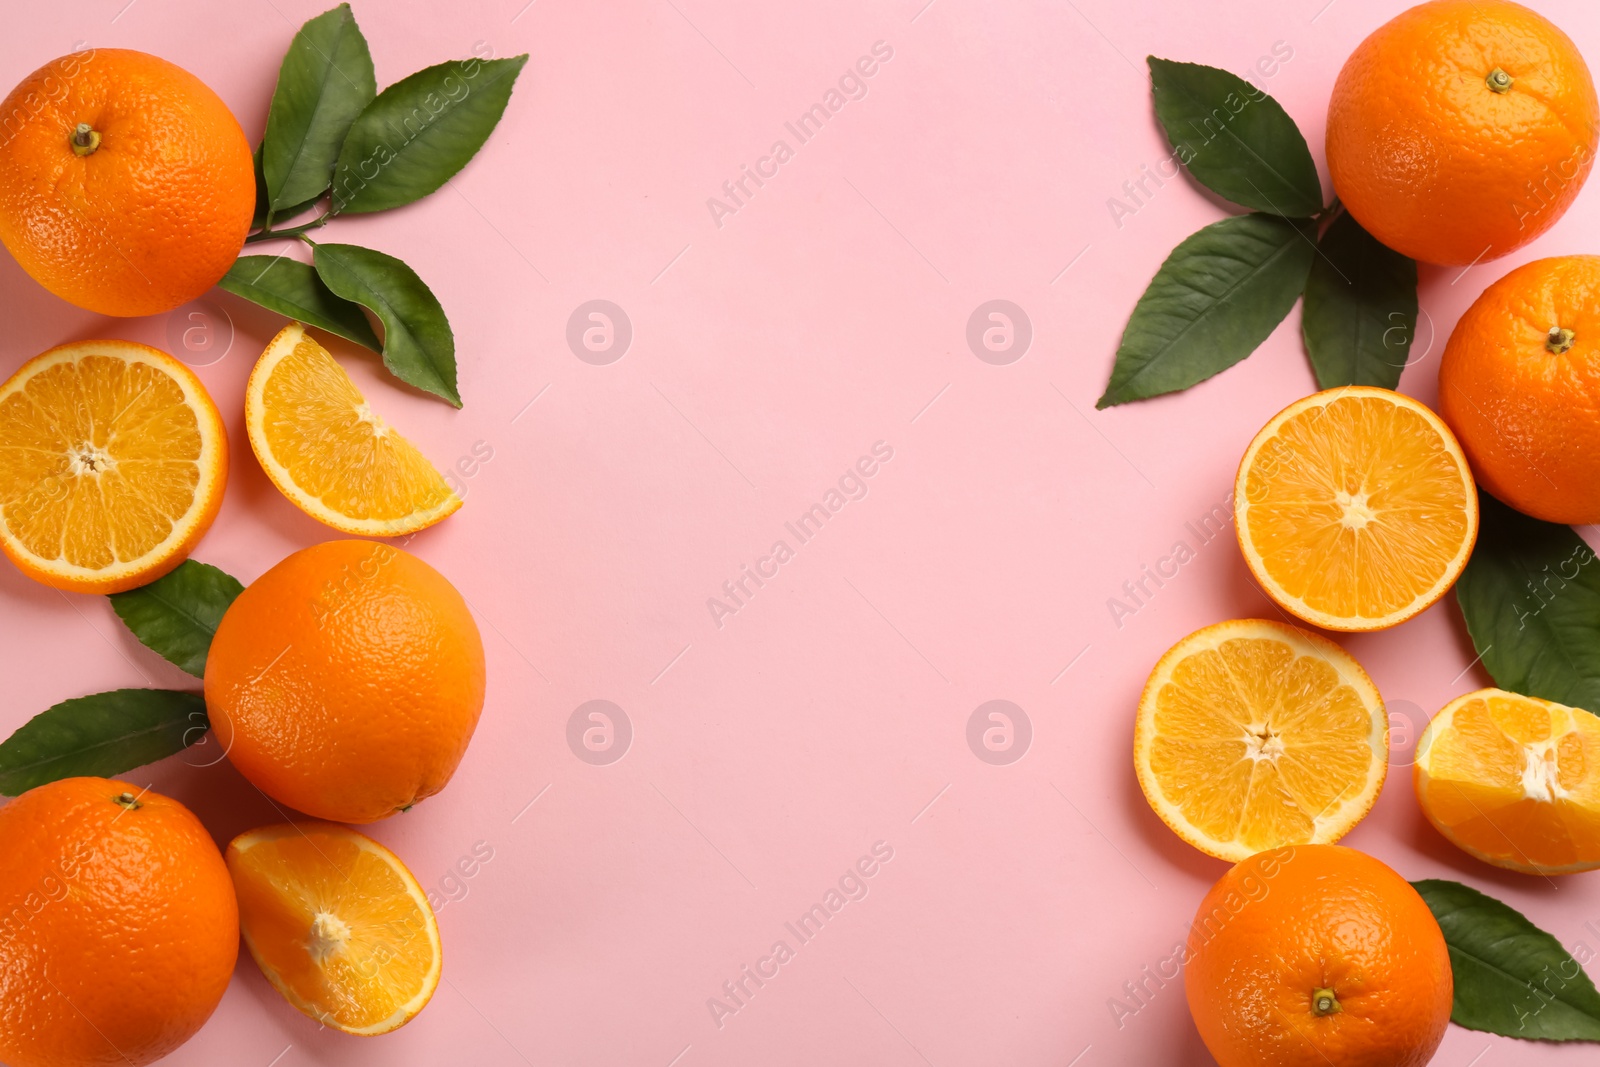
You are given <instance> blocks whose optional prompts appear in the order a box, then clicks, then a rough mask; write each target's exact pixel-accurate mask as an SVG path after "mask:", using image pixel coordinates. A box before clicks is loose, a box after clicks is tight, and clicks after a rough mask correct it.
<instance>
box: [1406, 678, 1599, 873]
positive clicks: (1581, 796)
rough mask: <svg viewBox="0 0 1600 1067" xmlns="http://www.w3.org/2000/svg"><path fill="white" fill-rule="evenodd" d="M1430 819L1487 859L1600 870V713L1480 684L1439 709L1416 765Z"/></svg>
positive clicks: (1535, 868) (1519, 866) (1526, 866)
mask: <svg viewBox="0 0 1600 1067" xmlns="http://www.w3.org/2000/svg"><path fill="white" fill-rule="evenodd" d="M1412 784H1413V785H1414V786H1415V787H1416V791H1417V801H1418V803H1420V804H1421V805H1422V811H1423V814H1425V815H1426V816H1427V817H1428V821H1429V822H1431V823H1433V825H1434V826H1435V827H1436V828H1437V829H1438V831H1439V832H1440V833H1441V834H1443V835H1444V836H1445V837H1447V838H1449V839H1450V841H1451V843H1452V844H1454V845H1455V846H1456V847H1458V848H1460V849H1462V850H1463V851H1465V852H1468V853H1470V854H1472V855H1474V856H1476V857H1478V858H1479V859H1481V860H1483V861H1484V862H1485V863H1492V864H1494V865H1495V866H1497V867H1506V868H1509V869H1511V870H1513V871H1525V872H1527V873H1530V874H1570V873H1572V872H1574V871H1592V870H1594V869H1596V868H1600V718H1596V717H1595V716H1594V715H1591V714H1590V713H1589V712H1587V711H1583V710H1581V709H1579V708H1569V707H1567V706H1566V705H1565V704H1556V703H1554V702H1552V701H1548V700H1540V699H1538V698H1537V697H1525V696H1520V695H1518V694H1516V693H1507V692H1506V691H1505V690H1503V689H1479V690H1478V691H1477V692H1474V693H1468V694H1466V695H1465V696H1460V697H1457V698H1456V699H1454V700H1452V701H1451V702H1450V703H1448V704H1446V705H1445V706H1444V708H1443V710H1441V711H1440V712H1439V714H1437V715H1435V716H1434V717H1433V721H1432V722H1431V723H1429V724H1428V728H1427V730H1425V731H1423V734H1422V738H1421V740H1420V741H1418V743H1417V760H1416V764H1415V766H1414V768H1413V770H1412Z"/></svg>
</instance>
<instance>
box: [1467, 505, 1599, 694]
mask: <svg viewBox="0 0 1600 1067" xmlns="http://www.w3.org/2000/svg"><path fill="white" fill-rule="evenodd" d="M1478 514H1479V518H1478V544H1477V547H1476V548H1474V549H1473V550H1472V558H1471V559H1470V560H1468V561H1467V566H1466V569H1465V570H1464V571H1462V572H1461V578H1460V579H1459V580H1458V581H1457V582H1456V602H1457V603H1458V604H1460V605H1461V614H1462V615H1463V616H1465V617H1466V620H1467V632H1468V633H1469V634H1471V635H1472V643H1473V645H1474V646H1476V648H1477V652H1478V655H1479V657H1480V658H1481V659H1482V660H1483V666H1484V669H1485V670H1487V671H1488V672H1489V676H1490V677H1491V678H1493V679H1494V682H1495V684H1496V685H1497V686H1499V687H1500V688H1501V689H1509V690H1510V691H1512V692H1514V693H1525V694H1527V695H1528V696H1535V697H1543V698H1544V699H1545V700H1554V701H1557V702H1559V703H1562V704H1568V705H1571V706H1573V707H1578V708H1585V709H1587V710H1590V711H1595V710H1600V563H1597V562H1596V561H1595V554H1594V552H1593V551H1592V550H1591V549H1590V548H1589V546H1588V545H1587V544H1585V543H1584V541H1583V539H1582V538H1581V537H1579V536H1578V535H1577V534H1576V533H1573V532H1572V529H1571V528H1570V527H1567V526H1561V525H1559V524H1557V523H1551V522H1540V521H1539V520H1538V519H1530V518H1529V517H1528V516H1526V515H1523V514H1522V513H1521V512H1518V511H1513V510H1512V509H1511V508H1509V507H1507V506H1506V505H1504V504H1502V503H1500V501H1498V500H1496V499H1495V498H1494V497H1492V496H1490V495H1489V494H1488V493H1481V492H1480V493H1479V494H1478Z"/></svg>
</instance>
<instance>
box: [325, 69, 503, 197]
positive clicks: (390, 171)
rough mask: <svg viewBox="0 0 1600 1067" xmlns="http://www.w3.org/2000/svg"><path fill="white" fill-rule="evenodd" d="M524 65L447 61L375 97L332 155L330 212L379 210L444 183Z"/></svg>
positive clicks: (488, 125) (478, 142) (485, 129)
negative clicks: (336, 154) (336, 158)
mask: <svg viewBox="0 0 1600 1067" xmlns="http://www.w3.org/2000/svg"><path fill="white" fill-rule="evenodd" d="M527 61H528V57H527V56H526V55H521V56H514V57H512V58H510V59H487V60H482V59H467V60H452V61H450V62H448V63H440V64H439V65H438V66H434V67H428V68H426V69H424V70H419V71H417V73H415V74H413V75H411V77H409V78H406V79H404V80H402V81H398V82H395V83H394V84H393V85H391V86H389V87H388V88H387V89H385V90H384V91H383V92H381V93H379V94H378V98H377V99H376V100H374V101H373V102H372V103H371V104H368V105H367V109H366V110H365V111H363V112H362V113H361V115H360V117H359V118H357V119H356V121H355V125H354V126H352V127H351V128H350V135H349V136H348V137H346V138H345V141H344V147H343V148H342V149H341V150H340V152H339V161H338V164H337V165H336V166H335V167H334V179H333V210H334V212H336V213H337V212H343V211H349V212H364V211H383V210H385V209H387V208H392V207H399V206H401V205H402V204H409V203H411V202H412V201H413V200H420V199H421V198H422V197H424V196H427V195H428V194H429V193H431V192H433V191H434V190H435V189H437V188H439V186H441V185H443V184H444V183H445V182H446V181H447V180H449V179H450V177H451V176H452V175H454V174H455V173H456V172H457V171H459V170H460V169H461V168H462V167H464V166H466V165H467V161H468V160H469V159H471V158H472V157H473V156H474V155H476V154H477V151H478V149H480V148H482V147H483V143H484V142H485V141H487V140H488V139H489V134H490V133H492V132H494V128H495V125H496V124H497V123H499V121H500V116H501V115H502V114H504V113H505V109H506V103H507V102H508V101H509V100H510V99H511V87H512V85H513V84H514V83H515V82H516V80H517V75H518V74H519V73H520V72H521V71H522V65H523V64H524V63H526V62H527Z"/></svg>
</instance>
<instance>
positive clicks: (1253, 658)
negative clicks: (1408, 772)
mask: <svg viewBox="0 0 1600 1067" xmlns="http://www.w3.org/2000/svg"><path fill="white" fill-rule="evenodd" d="M1133 760H1134V769H1135V770H1136V772H1137V773H1138V776H1139V785H1140V787H1141V788H1142V789H1143V790H1144V795H1145V799H1146V800H1148V801H1149V802H1150V806H1151V807H1152V808H1153V809H1155V813H1156V814H1157V815H1159V816H1160V817H1161V819H1162V821H1164V822H1165V823H1166V824H1167V825H1168V826H1170V827H1172V829H1173V831H1174V832H1176V833H1177V835H1178V836H1179V837H1181V838H1183V839H1184V840H1185V841H1187V842H1189V844H1191V845H1193V846H1194V847H1195V848H1198V849H1200V850H1201V851H1202V852H1207V853H1210V854H1211V855H1213V856H1216V857H1217V858H1218V859H1224V860H1228V861H1229V862H1231V863H1236V862H1238V861H1239V860H1242V859H1244V858H1245V857H1247V856H1252V855H1254V854H1255V853H1257V852H1261V851H1263V850H1265V849H1269V848H1282V847H1283V846H1285V845H1304V844H1331V843H1333V842H1335V841H1337V840H1339V838H1341V837H1343V836H1344V835H1345V834H1346V833H1347V832H1349V830H1350V829H1351V828H1352V827H1353V826H1355V824H1356V823H1358V822H1360V821H1361V820H1362V819H1363V818H1364V817H1365V816H1366V814H1367V812H1368V811H1370V810H1372V805H1373V802H1374V801H1376V800H1377V798H1378V791H1379V790H1380V789H1382V788H1383V779H1384V776H1385V775H1386V774H1387V773H1388V769H1389V721H1388V718H1387V716H1386V715H1385V714H1384V709H1383V700H1382V698H1380V697H1379V696H1378V690H1377V687H1375V686H1374V685H1373V684H1372V679H1371V678H1369V677H1367V672H1366V671H1364V670H1362V669H1361V665H1360V664H1359V663H1357V662H1356V661H1355V660H1354V659H1352V658H1351V657H1350V654H1349V653H1347V652H1345V650H1344V649H1342V648H1340V647H1339V646H1338V645H1336V644H1334V643H1333V642H1332V641H1329V640H1328V639H1327V638H1325V637H1322V636H1320V635H1317V634H1313V633H1309V632H1307V631H1305V630H1302V629H1300V628H1299V627H1297V626H1288V625H1285V624H1283V623H1280V622H1267V621H1264V620H1261V619H1238V620H1235V621H1232V622H1219V623H1217V624H1215V625H1213V626H1207V627H1206V628H1205V629H1203V630H1198V631H1196V632H1195V633H1192V634H1190V635H1189V636H1188V637H1185V638H1184V639H1183V640H1182V641H1179V642H1178V643H1177V644H1176V645H1174V646H1172V648H1171V649H1170V650H1168V652H1167V654H1166V655H1164V656H1162V657H1161V660H1160V662H1158V663H1157V664H1156V666H1155V670H1153V671H1151V672H1150V680H1149V682H1147V683H1146V684H1145V687H1144V695H1143V696H1142V697H1140V698H1139V715H1138V719H1137V721H1136V723H1135V725H1134V732H1133Z"/></svg>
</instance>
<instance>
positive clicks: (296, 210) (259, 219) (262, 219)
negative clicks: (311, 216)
mask: <svg viewBox="0 0 1600 1067" xmlns="http://www.w3.org/2000/svg"><path fill="white" fill-rule="evenodd" d="M253 158H254V160H255V165H256V212H255V215H253V216H252V217H251V219H250V228H251V229H252V230H259V229H261V227H263V226H265V225H266V224H267V179H266V178H265V177H264V176H263V175H262V173H261V149H260V148H259V147H258V148H257V149H256V151H255V155H254V157H253ZM321 199H322V196H321V194H318V195H317V196H314V197H312V198H311V199H310V200H306V201H303V202H301V203H298V204H294V205H292V206H290V207H286V208H284V209H283V210H282V211H275V212H273V213H272V217H273V220H274V221H276V222H287V221H289V220H290V219H292V218H294V217H295V216H297V215H304V214H305V213H306V212H307V211H310V210H311V208H312V207H313V206H315V204H316V203H317V201H318V200H321Z"/></svg>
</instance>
